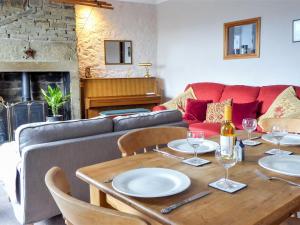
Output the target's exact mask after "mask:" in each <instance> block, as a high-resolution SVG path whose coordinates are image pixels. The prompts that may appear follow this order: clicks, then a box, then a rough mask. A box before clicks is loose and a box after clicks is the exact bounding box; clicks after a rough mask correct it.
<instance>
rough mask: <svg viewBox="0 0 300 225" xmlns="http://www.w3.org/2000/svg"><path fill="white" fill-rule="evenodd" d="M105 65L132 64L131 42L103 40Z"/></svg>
mask: <svg viewBox="0 0 300 225" xmlns="http://www.w3.org/2000/svg"><path fill="white" fill-rule="evenodd" d="M104 54H105V65H130V64H132V41H122V40H105V41H104Z"/></svg>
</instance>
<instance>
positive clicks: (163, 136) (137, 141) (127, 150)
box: [118, 127, 187, 157]
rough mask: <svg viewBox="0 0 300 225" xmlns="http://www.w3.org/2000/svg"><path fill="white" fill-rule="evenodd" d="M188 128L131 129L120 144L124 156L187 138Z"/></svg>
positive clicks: (121, 138)
mask: <svg viewBox="0 0 300 225" xmlns="http://www.w3.org/2000/svg"><path fill="white" fill-rule="evenodd" d="M186 135H187V128H184V127H154V128H145V129H141V130H136V131H131V132H129V133H127V134H125V135H123V136H122V137H120V138H119V140H118V146H119V149H120V151H121V152H122V156H123V157H127V156H131V155H134V154H136V153H137V152H138V151H140V150H142V149H144V151H147V150H146V148H147V147H152V146H158V145H163V144H167V143H168V142H170V141H173V140H176V139H183V138H186Z"/></svg>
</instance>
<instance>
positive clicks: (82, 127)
mask: <svg viewBox="0 0 300 225" xmlns="http://www.w3.org/2000/svg"><path fill="white" fill-rule="evenodd" d="M112 131H113V123H112V120H111V119H105V118H100V117H98V118H94V119H89V120H70V121H63V122H54V123H47V122H46V123H31V124H25V125H22V126H20V127H19V128H18V129H17V131H16V141H17V143H18V145H19V151H20V153H21V151H22V149H23V148H24V147H26V146H29V145H35V144H41V143H47V142H54V141H60V140H66V139H73V138H82V137H87V136H93V135H98V134H103V133H108V132H112Z"/></svg>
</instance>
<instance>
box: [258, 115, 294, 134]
mask: <svg viewBox="0 0 300 225" xmlns="http://www.w3.org/2000/svg"><path fill="white" fill-rule="evenodd" d="M274 125H276V126H280V127H282V128H284V129H285V130H286V131H287V132H290V133H300V119H288V118H280V119H276V118H274V119H264V120H262V121H261V122H260V126H261V128H262V129H263V131H264V132H271V131H272V127H273V126H274Z"/></svg>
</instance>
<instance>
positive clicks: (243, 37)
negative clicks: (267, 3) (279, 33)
mask: <svg viewBox="0 0 300 225" xmlns="http://www.w3.org/2000/svg"><path fill="white" fill-rule="evenodd" d="M260 30H261V18H260V17H257V18H251V19H246V20H239V21H234V22H228V23H225V24H224V50H223V51H224V59H225V60H228V59H248V58H259V57H260Z"/></svg>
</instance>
